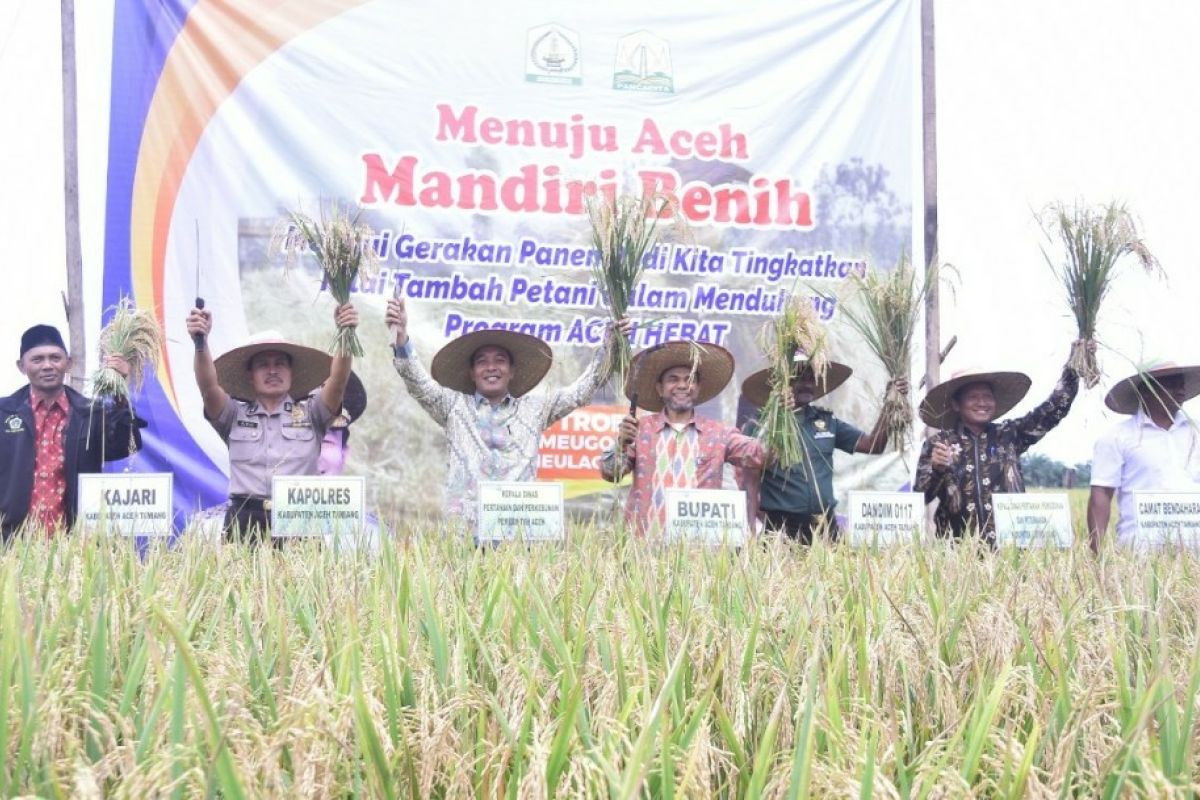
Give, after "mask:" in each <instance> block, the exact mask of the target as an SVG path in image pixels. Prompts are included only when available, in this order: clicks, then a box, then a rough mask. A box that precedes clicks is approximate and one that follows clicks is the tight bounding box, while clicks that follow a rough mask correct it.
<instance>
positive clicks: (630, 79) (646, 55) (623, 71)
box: [613, 31, 675, 94]
mask: <svg viewBox="0 0 1200 800" xmlns="http://www.w3.org/2000/svg"><path fill="white" fill-rule="evenodd" d="M613 88H614V89H620V90H622V91H628V92H658V93H660V94H674V93H675V80H674V74H673V73H672V71H671V46H670V45H669V44H667V40H666V39H662V38H659V37H658V36H655V35H654V34H652V33H650V32H649V31H638V32H637V33H631V34H629V35H628V36H623V37H622V38H621V39H619V40H618V41H617V59H616V63H615V64H614V65H613Z"/></svg>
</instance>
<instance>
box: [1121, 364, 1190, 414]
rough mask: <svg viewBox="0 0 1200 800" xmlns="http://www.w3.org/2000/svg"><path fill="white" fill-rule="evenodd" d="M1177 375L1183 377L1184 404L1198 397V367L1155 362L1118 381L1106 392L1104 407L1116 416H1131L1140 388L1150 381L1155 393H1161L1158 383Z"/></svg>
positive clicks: (1135, 406) (1136, 407)
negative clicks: (1115, 413) (1116, 414)
mask: <svg viewBox="0 0 1200 800" xmlns="http://www.w3.org/2000/svg"><path fill="white" fill-rule="evenodd" d="M1177 375H1181V376H1183V390H1184V395H1185V397H1184V401H1185V402H1186V401H1188V400H1191V399H1192V398H1193V397H1195V396H1196V395H1200V366H1190V367H1181V366H1179V365H1178V364H1176V363H1175V362H1173V361H1156V362H1154V363H1151V364H1147V365H1146V366H1144V367H1142V368H1141V369H1139V370H1138V371H1137V372H1135V373H1134V374H1132V375H1130V376H1129V377H1128V378H1125V379H1123V380H1120V381H1118V382H1117V383H1116V385H1115V386H1113V387H1112V388H1111V389H1109V390H1108V394H1107V395H1106V396H1105V398H1104V405H1106V406H1108V407H1109V408H1111V409H1112V410H1113V411H1116V412H1117V413H1118V414H1132V413H1134V412H1135V411H1137V410H1138V394H1139V389H1141V387H1142V386H1144V385H1146V384H1147V382H1148V381H1151V380H1152V381H1154V384H1153V386H1154V389H1155V391H1162V386H1161V385H1160V384H1159V381H1161V380H1163V379H1164V378H1174V377H1175V376H1177Z"/></svg>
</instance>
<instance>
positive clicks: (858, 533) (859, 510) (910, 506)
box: [846, 492, 925, 547]
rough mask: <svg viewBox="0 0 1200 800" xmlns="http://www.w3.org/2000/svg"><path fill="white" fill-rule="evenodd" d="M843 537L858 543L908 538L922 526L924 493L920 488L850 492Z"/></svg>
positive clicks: (883, 543) (863, 544)
mask: <svg viewBox="0 0 1200 800" xmlns="http://www.w3.org/2000/svg"><path fill="white" fill-rule="evenodd" d="M846 516H847V523H848V525H849V530H848V531H846V541H847V542H849V543H850V544H852V545H857V546H860V547H862V546H866V547H872V546H880V545H889V544H895V543H896V542H910V541H912V540H913V538H914V537H918V538H919V537H920V536H921V535H922V533H923V532H924V528H925V495H923V494H921V493H919V492H850V496H849V499H848V500H847V509H846Z"/></svg>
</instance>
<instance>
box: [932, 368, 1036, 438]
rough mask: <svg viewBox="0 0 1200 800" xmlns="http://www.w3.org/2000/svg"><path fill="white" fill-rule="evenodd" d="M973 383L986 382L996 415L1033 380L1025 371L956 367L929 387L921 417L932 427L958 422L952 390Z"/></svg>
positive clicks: (1009, 407) (1016, 399) (1018, 398)
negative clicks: (957, 368) (963, 368)
mask: <svg viewBox="0 0 1200 800" xmlns="http://www.w3.org/2000/svg"><path fill="white" fill-rule="evenodd" d="M972 383H989V384H991V386H992V394H993V395H995V396H996V415H995V417H994V418H995V419H999V418H1000V417H1001V416H1003V415H1004V414H1006V413H1008V412H1009V411H1010V410H1012V407H1013V406H1015V405H1016V404H1017V403H1019V402H1021V398H1022V397H1024V396H1025V393H1026V392H1028V391H1029V386H1030V384H1031V383H1032V381H1031V380H1030V379H1029V376H1028V375H1026V374H1025V373H1024V372H984V371H983V370H979V369H965V370H959V371H958V372H955V373H954V374H953V375H951V376H950V380H948V381H945V382H943V383H939V384H938V385H937V386H935V387H933V388H932V389H930V390H929V393H928V394H927V395H925V399H924V400H922V401H921V419H922V420H924V422H925V424H926V425H928V426H929V427H931V428H941V429H942V430H947V429H949V428H953V427H954V426H955V424H957V422H958V413H957V412H956V411H955V410H954V409H953V408H951V407H950V401H951V400H952V399H953V398H954V394H955V393H956V392H957V391H958V390H959V389H961V388H963V387H964V386H967V385H969V384H972Z"/></svg>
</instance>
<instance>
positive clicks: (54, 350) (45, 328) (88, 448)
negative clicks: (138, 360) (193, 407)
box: [0, 325, 143, 542]
mask: <svg viewBox="0 0 1200 800" xmlns="http://www.w3.org/2000/svg"><path fill="white" fill-rule="evenodd" d="M105 364H106V366H110V367H113V368H114V369H116V370H117V371H118V372H120V373H121V374H122V375H126V376H127V375H128V374H129V364H128V363H126V362H125V360H124V359H122V358H120V357H118V356H109V357H108V358H107V359H106V360H105ZM17 369H19V370H20V371H21V372H22V373H23V374H24V375H25V377H26V378H27V379H28V381H29V384H28V385H27V386H24V387H22V388H21V389H19V390H17V391H16V392H15V393H13V394H12V395H9V396H8V397H5V398H3V399H0V533H2V534H3V540H4V541H6V542H7V541H8V540H9V539H10V538H11V537H12V535H13V534H14V533H15V532H16V530H17V529H18V528H20V527H21V525H22V524H24V523H29V524H30V525H35V526H37V527H38V529H39V530H40V531H43V532H45V533H47V534H50V533H53V532H54V531H56V530H60V529H62V528H64V527H66V528H69V527H70V526H71V524H72V523H73V522H74V520H75V491H76V488H77V484H78V482H79V474H80V473H83V472H100V471H102V470H103V465H104V462H105V461H115V460H117V459H121V458H125V457H126V456H128V455H129V453H130V452H131V449H137V448H138V447H140V446H141V437H140V434H139V432H138V427H140V425H141V424H143V423H141V421H140V420H137V419H135V418H134V417H133V415H132V413H131V412H130V409H129V407H128V406H127V405H124V404H121V405H107V406H105V407H104V408H103V409H101V408H97V409H96V410H95V413H91V412H92V408H91V403H92V401H90V400H88V399H87V398H86V397H84V396H83V395H81V394H80V393H79V392H77V391H75V390H74V389H72V388H71V387H69V386H67V385H66V380H65V379H66V375H67V372H68V371H70V369H71V358H70V356H69V355H68V354H67V349H66V345H64V344H63V339H62V335H61V334H60V333H59V332H58V329H56V328H54V327H53V326H50V325H34V326H33V327H32V328H30V329H29V330H27V331H25V333H24V335H22V336H21V357H20V359H19V360H18V361H17ZM104 402H106V403H111V401H104Z"/></svg>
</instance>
